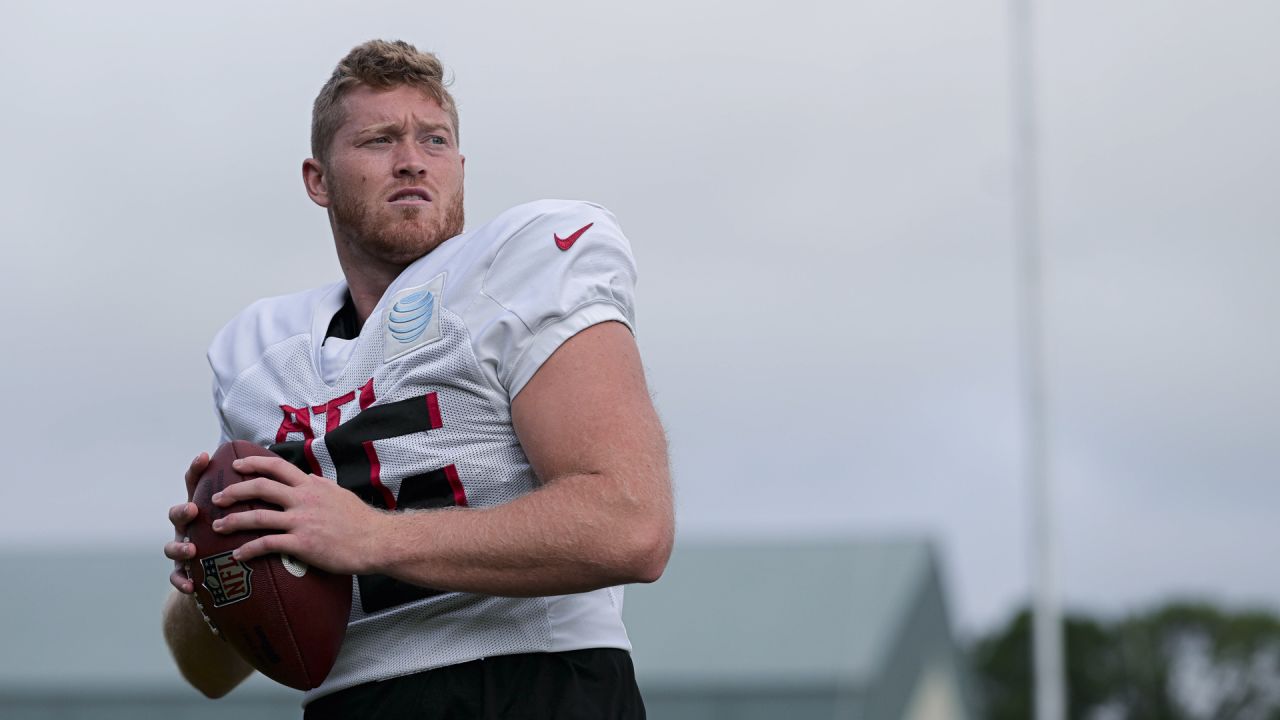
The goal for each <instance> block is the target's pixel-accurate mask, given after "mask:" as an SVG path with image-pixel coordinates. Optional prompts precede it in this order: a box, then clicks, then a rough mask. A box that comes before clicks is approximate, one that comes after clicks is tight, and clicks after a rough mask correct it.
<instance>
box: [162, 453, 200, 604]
mask: <svg viewBox="0 0 1280 720" xmlns="http://www.w3.org/2000/svg"><path fill="white" fill-rule="evenodd" d="M208 466H209V454H208V453H200V454H199V455H197V456H196V459H195V460H192V461H191V466H190V467H188V468H187V474H186V483H187V501H186V502H184V503H182V504H181V505H174V506H173V507H171V508H169V522H170V523H172V524H173V540H172V541H170V542H167V543H165V544H164V556H165V557H167V558H169V559H170V560H172V561H173V572H171V573H169V583H170V584H171V585H173V586H174V587H175V588H177V589H178V591H179V592H183V593H186V594H188V595H190V594H191V593H193V592H195V585H194V584H193V583H192V582H191V579H190V578H188V577H187V570H186V568H185V567H184V565H185V563H186V562H187V561H188V560H191V559H192V558H194V557H195V556H196V546H195V545H193V544H191V543H189V542H187V541H186V540H185V538H186V537H187V526H188V525H190V524H191V521H192V520H195V519H196V515H197V514H198V513H199V509H198V508H197V507H196V504H195V503H193V502H191V498H192V496H193V495H195V492H196V482H198V481H199V480H200V475H201V474H202V473H203V472H204V469H205V468H206V467H208Z"/></svg>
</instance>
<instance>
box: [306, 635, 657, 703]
mask: <svg viewBox="0 0 1280 720" xmlns="http://www.w3.org/2000/svg"><path fill="white" fill-rule="evenodd" d="M644 717H645V714H644V702H643V701H642V700H641V699H640V690H639V688H637V687H636V677H635V670H634V668H633V667H632V665H631V654H630V653H628V652H626V651H624V650H617V649H611V648H610V649H598V650H574V651H570V652H562V653H526V654H523V655H500V656H497V657H491V658H485V659H483V660H473V661H471V662H467V663H462V664H459V665H451V666H449V667H444V668H438V669H436V670H427V671H426V672H420V673H416V674H413V675H405V676H403V677H398V678H391V679H390V680H383V681H382V682H371V683H365V684H364V685H357V686H355V687H353V688H348V689H346V690H342V691H339V692H336V693H333V694H331V695H325V696H324V697H321V698H318V699H317V700H315V701H313V702H311V703H310V704H308V705H307V707H306V713H305V714H304V718H305V720H339V719H341V720H366V719H367V720H375V719H380V718H387V719H390V718H397V719H399V718H405V719H406V720H408V719H412V720H473V719H474V720H579V719H581V720H643V719H644Z"/></svg>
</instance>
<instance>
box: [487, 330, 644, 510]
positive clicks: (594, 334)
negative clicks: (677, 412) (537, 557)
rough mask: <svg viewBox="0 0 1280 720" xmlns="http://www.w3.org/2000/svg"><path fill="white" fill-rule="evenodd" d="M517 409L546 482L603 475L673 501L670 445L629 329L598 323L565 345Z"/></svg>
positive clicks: (638, 495) (628, 489) (522, 434)
mask: <svg viewBox="0 0 1280 720" xmlns="http://www.w3.org/2000/svg"><path fill="white" fill-rule="evenodd" d="M511 412H512V423H513V425H514V426H515V430H516V434H517V436H518V437H519V439H520V444H521V445H522V446H523V447H524V451H525V454H526V455H527V456H528V458H529V462H530V464H531V465H532V466H533V469H534V472H535V473H536V474H537V476H538V480H539V482H541V483H550V482H554V481H555V480H556V479H558V478H561V477H565V476H569V475H603V476H607V477H606V478H605V481H606V482H610V483H615V482H616V483H618V484H619V488H618V490H619V491H621V492H622V493H624V494H626V495H634V496H635V498H634V499H635V500H637V501H640V502H645V503H655V502H656V503H658V504H664V503H666V504H669V500H668V496H669V494H670V490H669V487H668V486H669V478H668V472H667V455H666V440H665V437H664V435H663V432H662V428H661V426H660V425H659V422H658V418H657V413H656V412H655V411H654V408H653V404H652V402H651V401H650V399H649V394H648V389H647V387H646V385H645V379H644V368H643V366H642V365H641V363H640V354H639V351H638V350H637V348H636V343H635V339H634V337H633V336H632V335H631V331H630V330H629V329H628V328H627V327H626V326H625V325H623V324H621V323H619V322H603V323H599V324H597V325H593V326H591V327H589V328H587V329H585V330H583V331H582V332H579V333H578V334H576V335H574V336H573V337H571V338H569V339H568V340H567V341H565V342H564V344H562V345H561V346H560V347H559V348H558V349H557V350H556V351H555V352H554V353H552V354H551V356H550V357H548V358H547V360H546V361H545V362H544V363H543V364H542V366H541V367H539V369H538V371H537V372H536V373H534V375H533V377H532V378H530V380H529V382H528V383H527V384H526V385H525V386H524V388H523V389H522V390H521V391H520V393H519V394H518V395H516V397H515V399H514V400H513V401H512V404H511ZM623 499H628V498H623Z"/></svg>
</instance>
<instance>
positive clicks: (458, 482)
mask: <svg viewBox="0 0 1280 720" xmlns="http://www.w3.org/2000/svg"><path fill="white" fill-rule="evenodd" d="M444 476H445V477H446V478H448V479H449V487H450V488H452V489H453V503H454V504H455V505H457V506H458V507H466V506H467V491H466V490H465V489H463V487H462V478H460V477H458V468H456V467H454V466H453V465H446V466H445V467H444Z"/></svg>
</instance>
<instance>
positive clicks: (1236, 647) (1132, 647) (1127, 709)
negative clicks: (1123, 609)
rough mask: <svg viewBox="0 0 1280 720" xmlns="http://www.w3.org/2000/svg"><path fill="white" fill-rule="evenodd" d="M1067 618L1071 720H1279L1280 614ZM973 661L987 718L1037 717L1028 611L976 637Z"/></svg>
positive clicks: (1182, 611) (1190, 610) (1180, 608)
mask: <svg viewBox="0 0 1280 720" xmlns="http://www.w3.org/2000/svg"><path fill="white" fill-rule="evenodd" d="M1064 622H1065V627H1064V635H1065V642H1066V653H1067V685H1068V699H1067V717H1068V718H1070V719H1071V720H1120V719H1124V720H1228V719H1231V720H1237V719H1238V720H1280V619H1278V618H1277V617H1276V616H1275V615H1272V614H1269V613H1265V612H1237V613H1231V612H1226V611H1223V610H1221V609H1218V608H1215V607H1213V606H1211V605H1207V604H1202V603H1174V604H1170V605H1167V606H1164V607H1161V608H1157V609H1155V610H1152V611H1150V612H1146V613H1140V614H1136V615H1133V616H1130V617H1127V618H1124V619H1121V620H1119V621H1115V622H1111V623H1107V622H1102V621H1098V620H1094V619H1090V618H1088V617H1084V616H1081V615H1068V616H1067V617H1066V619H1065V621H1064ZM973 667H974V671H975V674H976V675H977V677H978V681H979V686H980V687H981V690H982V694H983V699H984V701H985V705H986V709H987V717H988V718H990V720H1015V719H1016V720H1026V719H1027V718H1030V717H1032V716H1033V714H1034V713H1033V708H1034V706H1035V705H1034V701H1033V699H1032V697H1031V688H1032V667H1031V617H1030V613H1029V612H1028V611H1026V610H1024V611H1022V612H1020V613H1018V614H1017V615H1016V616H1015V617H1014V618H1013V619H1012V620H1011V621H1010V622H1009V624H1008V625H1006V626H1005V627H1004V628H1001V629H999V630H997V631H996V632H994V633H992V634H991V635H989V636H987V637H984V638H981V639H979V640H978V641H977V642H976V643H975V644H974V646H973Z"/></svg>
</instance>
